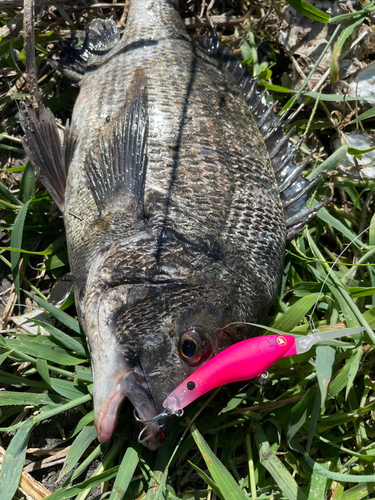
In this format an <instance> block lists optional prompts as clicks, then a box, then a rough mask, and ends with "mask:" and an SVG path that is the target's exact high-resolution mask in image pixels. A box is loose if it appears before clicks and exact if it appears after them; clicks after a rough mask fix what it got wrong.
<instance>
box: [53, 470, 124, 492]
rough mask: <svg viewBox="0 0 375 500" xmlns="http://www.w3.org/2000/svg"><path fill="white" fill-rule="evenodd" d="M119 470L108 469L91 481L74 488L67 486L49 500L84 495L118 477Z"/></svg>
mask: <svg viewBox="0 0 375 500" xmlns="http://www.w3.org/2000/svg"><path fill="white" fill-rule="evenodd" d="M118 470H119V466H116V467H112V468H111V469H108V470H106V471H104V472H103V473H101V474H98V475H96V476H94V477H91V478H90V479H87V480H86V481H83V482H82V483H79V484H75V485H74V486H67V487H65V488H60V489H59V490H58V491H56V492H55V493H52V495H50V496H49V497H48V500H64V499H65V498H72V497H74V496H76V495H79V494H80V493H83V492H84V491H86V490H91V489H92V488H93V487H94V486H96V485H97V484H101V483H104V482H106V481H109V480H110V479H112V478H114V477H116V475H117V473H118Z"/></svg>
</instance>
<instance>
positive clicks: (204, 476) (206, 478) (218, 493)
mask: <svg viewBox="0 0 375 500" xmlns="http://www.w3.org/2000/svg"><path fill="white" fill-rule="evenodd" d="M188 462H189V464H190V465H191V467H193V469H194V470H195V472H197V473H198V474H199V475H200V477H201V478H202V479H203V481H204V482H205V483H207V484H208V486H209V487H210V488H211V489H212V490H213V491H214V492H215V493H216V496H218V497H219V498H220V499H221V500H225V498H224V497H223V495H222V494H221V491H220V490H219V488H218V487H217V485H216V483H215V482H214V481H212V479H211V478H210V476H208V475H207V474H206V473H205V472H204V471H203V470H202V469H200V468H199V467H198V466H197V465H195V464H193V462H191V461H190V460H188Z"/></svg>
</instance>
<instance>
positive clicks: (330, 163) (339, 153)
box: [307, 144, 348, 181]
mask: <svg viewBox="0 0 375 500" xmlns="http://www.w3.org/2000/svg"><path fill="white" fill-rule="evenodd" d="M347 153H348V146H347V144H343V145H342V146H341V147H340V148H339V149H337V150H336V151H335V152H334V153H332V154H331V156H329V157H328V158H327V159H326V160H325V161H324V162H323V163H322V164H321V165H319V167H317V168H316V169H315V170H313V171H312V172H311V174H309V175H308V176H307V179H308V180H309V181H312V180H313V179H315V178H316V177H318V176H319V175H320V174H321V173H322V172H325V173H328V172H331V171H332V170H335V168H337V166H338V165H339V163H341V162H342V160H343V159H344V158H345V157H346V155H347Z"/></svg>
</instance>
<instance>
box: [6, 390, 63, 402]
mask: <svg viewBox="0 0 375 500" xmlns="http://www.w3.org/2000/svg"><path fill="white" fill-rule="evenodd" d="M59 401H61V398H59V397H58V396H55V395H51V396H50V395H48V394H34V393H32V392H12V391H0V406H7V405H19V406H26V405H31V406H39V405H46V404H50V403H57V402H59Z"/></svg>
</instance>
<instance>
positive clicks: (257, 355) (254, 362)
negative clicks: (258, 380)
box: [163, 335, 297, 411]
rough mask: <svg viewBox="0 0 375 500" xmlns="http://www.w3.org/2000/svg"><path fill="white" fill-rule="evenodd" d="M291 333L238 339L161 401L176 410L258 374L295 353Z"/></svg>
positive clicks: (293, 339) (166, 406)
mask: <svg viewBox="0 0 375 500" xmlns="http://www.w3.org/2000/svg"><path fill="white" fill-rule="evenodd" d="M295 340H296V339H295V338H294V337H292V336H291V335H267V336H265V337H255V338H252V339H249V340H244V341H243V342H238V343H237V344H234V345H233V346H231V347H228V349H225V350H224V351H222V352H221V353H219V354H217V355H216V356H215V357H214V358H213V359H211V361H209V362H208V363H206V364H205V365H203V366H202V367H201V368H200V369H199V370H197V371H196V372H194V373H193V374H192V375H190V377H188V378H187V379H186V380H185V382H184V383H183V384H181V385H180V386H179V387H177V389H175V390H174V391H173V392H172V393H171V394H170V395H169V396H168V397H167V399H166V400H165V401H164V403H163V406H164V408H170V409H171V410H172V411H177V410H180V409H182V408H185V406H187V405H188V404H190V403H192V402H193V401H194V400H195V399H197V398H199V397H200V396H202V395H203V394H205V393H206V392H208V391H211V390H212V389H215V388H216V387H219V386H221V385H224V384H228V383H231V382H239V381H241V380H249V379H252V378H254V377H257V376H258V375H260V374H261V373H263V372H264V371H266V370H267V369H268V368H269V367H270V366H272V365H273V364H274V363H276V361H278V360H279V359H281V358H284V357H286V356H293V355H294V354H297V351H296V342H295Z"/></svg>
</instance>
